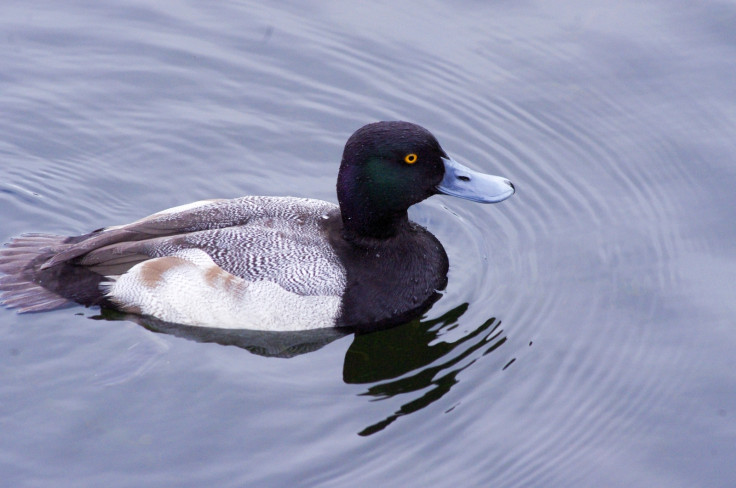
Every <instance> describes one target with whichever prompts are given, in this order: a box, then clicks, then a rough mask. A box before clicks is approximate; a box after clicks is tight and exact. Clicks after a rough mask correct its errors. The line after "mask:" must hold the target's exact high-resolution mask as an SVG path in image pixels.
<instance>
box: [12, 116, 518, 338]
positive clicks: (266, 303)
mask: <svg viewBox="0 0 736 488" xmlns="http://www.w3.org/2000/svg"><path fill="white" fill-rule="evenodd" d="M514 192H515V187H514V185H513V184H512V183H511V182H510V181H509V180H508V179H506V178H502V177H499V176H493V175H489V174H484V173H480V172H477V171H474V170H472V169H470V168H468V167H466V166H463V165H461V164H460V163H458V162H457V161H455V160H454V159H452V158H451V157H450V156H448V154H447V153H446V152H445V151H444V149H442V147H441V146H440V144H439V142H438V140H437V138H436V137H435V136H434V135H433V134H432V133H431V132H430V131H428V130H427V129H425V128H423V127H421V126H419V125H417V124H414V123H410V122H405V121H382V122H375V123H371V124H368V125H365V126H363V127H361V128H359V129H358V130H356V131H355V132H354V133H353V134H352V135H351V136H350V138H349V139H348V140H347V143H346V144H345V148H344V151H343V155H342V161H341V164H340V169H339V171H338V177H337V200H338V205H335V204H334V203H330V202H326V201H321V200H315V199H309V198H295V197H272V196H244V197H241V198H235V199H214V200H202V201H197V202H193V203H189V204H186V205H181V206H178V207H174V208H170V209H167V210H163V211H160V212H158V213H155V214H153V215H150V216H148V217H144V218H142V219H140V220H137V221H135V222H132V223H129V224H125V225H115V226H110V227H103V228H100V229H97V230H95V231H92V232H90V233H88V234H84V235H80V236H59V235H52V234H44V233H32V234H23V235H21V236H18V237H16V238H14V239H12V240H11V241H10V242H8V243H7V244H6V245H5V247H4V248H2V249H0V273H2V274H3V276H2V277H0V302H2V303H3V305H4V306H5V307H7V308H15V309H16V310H17V311H18V312H19V313H28V312H42V311H47V310H53V309H57V308H62V307H65V306H69V305H73V304H74V303H78V304H82V305H85V306H99V307H102V308H110V309H114V310H117V311H120V312H123V313H126V314H135V315H138V316H144V317H152V318H154V319H157V320H161V321H164V322H167V323H173V324H182V325H185V326H195V327H205V328H217V329H252V330H264V331H277V332H278V331H300V330H312V329H320V328H328V327H333V328H346V329H353V330H357V331H371V330H377V329H383V328H387V327H391V326H395V325H398V324H401V323H405V322H407V321H409V320H411V319H413V318H416V317H418V316H420V315H421V314H423V313H425V312H426V311H427V310H428V309H429V308H430V307H431V306H432V304H434V302H436V300H437V299H438V298H439V297H440V296H441V292H442V290H444V289H445V287H446V285H447V272H448V268H449V262H448V258H447V253H446V252H445V249H444V248H443V246H442V244H441V243H440V241H439V240H438V239H437V238H436V237H435V236H434V235H433V234H432V233H430V232H429V231H428V230H427V229H425V228H424V227H422V226H421V225H419V224H417V223H414V222H412V221H410V220H409V217H408V213H407V210H408V209H409V207H411V206H412V205H414V204H416V203H419V202H421V201H423V200H425V199H427V198H429V197H431V196H433V195H437V194H444V195H451V196H454V197H458V198H462V199H467V200H470V201H474V202H479V203H497V202H501V201H503V200H505V199H507V198H508V197H510V196H511V195H512V194H514Z"/></svg>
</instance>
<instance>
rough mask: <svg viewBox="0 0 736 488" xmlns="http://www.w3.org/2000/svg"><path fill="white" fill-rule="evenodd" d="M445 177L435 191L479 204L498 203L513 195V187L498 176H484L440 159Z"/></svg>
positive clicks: (450, 159) (453, 161) (446, 159)
mask: <svg viewBox="0 0 736 488" xmlns="http://www.w3.org/2000/svg"><path fill="white" fill-rule="evenodd" d="M442 161H444V163H445V177H444V178H443V179H442V181H441V182H440V184H439V185H437V191H438V192H440V193H444V194H445V195H452V196H453V197H459V198H465V199H467V200H472V201H474V202H480V203H498V202H502V201H504V200H506V199H507V198H508V197H510V196H511V195H513V194H514V191H515V189H514V185H513V184H512V183H511V182H510V181H509V180H507V179H506V178H502V177H500V176H493V175H486V174H483V173H479V172H477V171H473V170H472V169H470V168H466V167H465V166H463V165H462V164H460V163H458V162H457V161H455V160H454V159H452V158H450V157H448V158H442Z"/></svg>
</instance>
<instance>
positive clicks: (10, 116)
mask: <svg viewBox="0 0 736 488" xmlns="http://www.w3.org/2000/svg"><path fill="white" fill-rule="evenodd" d="M1 10H2V13H3V15H2V16H0V42H2V46H3V49H2V50H0V66H2V70H0V113H2V117H0V160H1V161H2V162H1V163H0V216H1V218H2V227H1V228H0V240H1V241H3V242H4V241H7V240H8V239H10V238H11V237H12V236H14V235H17V234H20V233H23V232H32V231H36V232H55V233H64V234H79V233H83V232H87V231H89V230H92V229H95V228H99V227H101V226H103V225H109V224H117V223H123V222H129V221H132V220H134V219H137V218H140V217H142V216H144V215H147V214H150V213H153V212H156V211H158V210H161V209H163V208H167V207H171V206H174V205H179V204H182V203H187V202H190V201H194V200H197V199H203V198H216V197H237V196H241V195H248V194H261V195H292V196H304V197H314V198H321V199H324V200H329V201H332V202H334V201H336V197H335V178H336V173H337V167H338V164H339V159H340V156H341V154H342V146H343V144H344V142H345V140H346V139H347V137H348V136H349V135H350V134H351V133H352V131H354V130H355V129H357V128H358V127H360V126H361V125H363V124H365V123H368V122H371V121H375V120H385V119H404V120H410V121H413V122H416V123H419V124H421V125H424V126H425V127H427V128H428V129H430V130H431V131H432V132H433V133H435V135H436V136H437V137H438V138H439V140H440V142H441V143H442V144H443V146H444V148H445V149H446V150H447V151H448V152H449V153H450V154H451V155H452V156H453V157H455V158H456V159H458V160H459V161H461V162H463V163H464V164H467V165H469V166H471V167H473V168H474V169H478V170H481V171H484V172H489V173H493V174H501V175H503V176H506V177H508V178H509V179H510V180H511V181H513V182H514V184H515V185H516V187H517V190H518V191H517V194H516V195H515V196H514V197H512V198H511V199H509V200H508V201H506V202H503V203H501V204H498V205H493V206H482V205H478V204H473V203H471V202H466V201H460V200H457V199H452V198H449V197H434V198H432V199H430V200H429V201H427V202H425V203H423V204H420V205H418V206H416V207H415V208H413V209H412V211H411V216H412V218H413V219H414V220H416V221H417V222H419V223H421V224H422V225H424V226H426V227H428V228H429V229H430V230H431V231H432V232H433V233H434V234H435V235H436V236H437V237H438V238H439V239H440V240H441V241H442V242H443V244H444V246H445V248H446V249H447V252H448V255H449V257H450V262H451V268H450V274H449V285H448V287H447V290H446V291H445V294H444V296H443V297H442V299H441V300H440V301H439V302H437V304H435V306H434V307H433V308H432V309H431V310H430V311H429V312H428V313H427V314H426V316H425V317H422V318H421V319H419V320H416V321H414V322H412V323H410V324H407V325H405V326H402V327H399V328H396V329H392V330H389V331H385V332H381V333H376V334H369V335H364V336H353V335H345V336H343V335H339V334H337V335H332V334H325V335H316V336H310V337H300V338H297V339H293V338H280V339H278V340H275V339H274V338H273V337H263V336H261V335H258V334H255V335H254V334H247V333H246V334H241V335H237V334H236V335H234V336H232V335H226V336H224V337H223V336H218V335H214V336H213V335H211V334H199V335H198V334H196V333H195V334H194V335H193V334H192V333H190V332H191V331H189V332H188V331H186V330H182V329H177V330H171V329H167V328H166V327H163V328H162V327H161V326H160V324H155V323H142V324H141V323H139V321H136V320H132V319H131V318H127V317H121V316H119V315H117V314H108V313H105V314H100V311H99V310H95V309H85V308H83V307H73V308H70V309H65V310H60V311H55V312H51V313H45V314H35V315H22V316H19V315H15V314H14V313H12V312H9V311H0V377H1V378H2V382H1V384H0V429H1V430H2V436H0V478H2V479H4V480H6V481H5V482H6V483H8V486H33V487H43V486H49V487H63V486H70V487H71V486H75V487H76V486H110V487H116V486H120V487H124V486H126V487H127V486H172V485H175V486H326V487H331V486H334V487H339V486H356V485H359V486H368V485H369V484H376V486H437V487H443V486H453V487H455V486H540V487H546V486H626V487H629V486H668V487H691V486H723V487H730V486H733V485H734V483H736V467H735V465H734V463H733V459H734V458H736V420H735V416H736V359H735V358H736V355H735V354H734V352H733V351H734V350H735V349H736V331H735V330H734V322H735V319H736V301H735V300H734V297H736V280H734V276H736V247H735V246H734V242H736V226H734V222H736V207H734V205H733V202H734V197H736V190H734V188H736V165H735V164H734V158H735V156H736V137H734V134H736V130H735V129H736V88H734V87H735V86H736V85H734V83H733V81H732V80H734V79H736V65H734V63H733V59H734V56H735V55H736V36H734V34H733V25H734V21H736V6H734V5H733V4H731V3H726V2H715V1H712V2H701V3H697V4H696V3H693V2H681V1H675V2H672V1H666V2H665V1H657V0H652V1H648V2H616V3H610V2H576V1H564V2H554V4H551V3H549V2H525V3H523V4H517V3H508V2H492V3H478V2H469V1H468V2H459V3H458V2H454V3H453V4H452V5H449V4H446V3H442V2H430V3H427V2H404V3H402V4H401V5H400V6H396V5H393V4H391V3H388V2H384V3H371V4H366V5H362V4H357V3H356V4H352V3H345V2H341V3H336V4H334V5H332V4H324V2H292V3H291V4H283V3H282V4H279V5H264V4H263V3H262V2H252V3H251V2H226V3H217V4H206V5H205V4H203V5H197V4H196V3H188V2H180V1H167V2H157V3H156V4H155V5H153V4H150V2H136V1H122V2H117V3H116V4H114V5H107V4H100V3H99V2H84V1H76V2H66V3H65V4H64V5H63V6H62V5H61V4H58V3H54V2H35V3H34V5H32V6H31V5H30V4H28V3H27V2H16V1H11V2H5V3H4V5H3V7H2V9H1ZM274 356H284V357H274Z"/></svg>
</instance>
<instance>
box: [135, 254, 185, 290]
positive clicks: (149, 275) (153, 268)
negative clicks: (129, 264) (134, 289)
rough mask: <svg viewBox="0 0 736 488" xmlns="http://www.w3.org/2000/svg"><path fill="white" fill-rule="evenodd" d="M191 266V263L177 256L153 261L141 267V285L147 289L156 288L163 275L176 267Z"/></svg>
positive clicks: (146, 262)
mask: <svg viewBox="0 0 736 488" xmlns="http://www.w3.org/2000/svg"><path fill="white" fill-rule="evenodd" d="M182 264H190V263H189V261H187V260H185V259H182V258H177V257H175V256H166V257H163V258H156V259H151V260H149V261H145V262H144V263H143V266H142V267H141V275H140V276H141V283H142V284H143V286H145V287H146V288H155V287H156V286H158V284H159V283H160V282H161V277H162V275H163V274H164V273H165V272H166V271H168V270H170V269H171V268H173V267H175V266H181V265H182Z"/></svg>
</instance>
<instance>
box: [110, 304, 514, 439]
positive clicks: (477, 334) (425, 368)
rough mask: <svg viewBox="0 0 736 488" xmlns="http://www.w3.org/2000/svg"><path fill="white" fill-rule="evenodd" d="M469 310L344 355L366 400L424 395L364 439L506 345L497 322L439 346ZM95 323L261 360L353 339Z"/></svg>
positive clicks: (325, 333) (153, 322) (378, 336)
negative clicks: (478, 358)
mask: <svg viewBox="0 0 736 488" xmlns="http://www.w3.org/2000/svg"><path fill="white" fill-rule="evenodd" d="M467 309H468V304H467V303H464V304H462V305H460V306H458V307H455V308H454V309H452V310H450V311H449V312H447V313H445V314H444V315H442V316H440V317H437V318H434V319H430V320H419V319H416V320H413V321H411V322H408V323H406V324H404V325H401V326H399V327H394V328H391V329H387V330H384V331H380V332H372V333H367V334H361V333H356V334H355V337H354V339H353V343H352V344H351V345H350V347H349V348H348V350H347V352H346V353H345V361H344V364H343V380H344V381H345V383H348V384H366V385H369V386H368V388H367V390H366V391H365V393H363V395H365V396H371V397H375V398H377V399H387V398H392V397H394V396H397V395H406V394H409V395H411V394H412V393H414V392H420V391H422V392H424V393H423V394H422V395H421V396H418V397H412V398H411V400H410V401H408V402H407V403H405V404H404V405H402V406H401V408H399V410H398V411H396V412H394V413H393V414H391V415H389V416H388V417H386V418H385V419H384V420H381V421H380V422H377V423H375V424H372V425H370V426H368V427H366V428H365V429H363V430H362V431H361V432H359V434H360V435H362V436H367V435H371V434H374V433H376V432H379V431H381V430H383V429H384V428H386V427H387V426H388V425H390V424H391V423H393V422H394V421H395V420H397V419H398V418H399V417H402V416H404V415H408V414H410V413H413V412H416V411H418V410H421V409H422V408H424V407H427V406H428V405H430V404H432V403H433V402H435V401H437V400H439V399H440V398H442V397H443V396H444V395H445V394H447V393H448V392H449V391H450V389H451V388H452V387H453V386H454V385H455V384H457V382H458V379H457V375H458V374H459V373H460V372H461V371H462V370H464V369H465V368H467V367H468V366H470V365H471V364H472V363H473V362H474V360H469V361H465V360H466V359H467V358H468V357H469V356H471V355H473V354H474V353H476V352H477V351H479V350H481V349H483V348H486V350H485V351H483V353H482V354H483V355H485V354H488V353H490V352H492V351H494V350H495V349H496V348H498V347H499V346H501V345H502V344H503V343H504V342H506V337H505V336H502V334H503V331H502V330H501V329H500V325H501V322H500V321H498V320H496V319H495V318H490V319H488V320H486V321H485V322H483V323H482V324H480V325H479V326H478V327H477V328H475V329H474V330H471V331H470V332H468V333H467V334H466V335H464V336H462V338H460V339H458V340H457V341H455V342H445V341H437V339H438V337H440V336H441V335H442V333H443V332H446V331H448V330H450V329H452V328H454V327H456V326H457V322H458V320H459V319H460V317H461V316H462V315H463V314H464V313H465V312H466V310H467ZM96 318H102V319H111V320H119V319H122V320H134V321H136V322H138V323H139V324H141V325H143V326H144V327H146V328H147V329H149V330H152V331H154V332H160V333H165V334H171V335H175V336H177V337H183V338H186V339H190V340H194V341H197V342H209V343H217V344H222V345H226V346H236V347H240V348H242V349H246V350H248V351H250V352H251V353H253V354H258V355H260V356H268V357H281V358H289V357H294V356H298V355H300V354H305V353H308V352H313V351H316V350H318V349H320V348H322V347H323V346H325V345H327V344H329V343H330V342H332V341H335V340H337V339H340V338H342V337H345V336H346V335H347V334H348V332H347V331H345V330H342V329H335V328H324V329H315V330H307V331H297V332H269V331H257V330H225V329H215V328H203V327H191V326H186V325H180V324H171V323H167V322H163V321H160V320H157V319H152V318H150V317H141V316H138V315H129V314H121V313H119V312H116V311H113V310H103V313H102V315H100V316H97V317H96Z"/></svg>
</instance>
